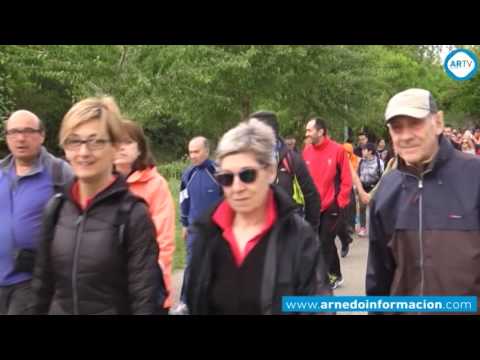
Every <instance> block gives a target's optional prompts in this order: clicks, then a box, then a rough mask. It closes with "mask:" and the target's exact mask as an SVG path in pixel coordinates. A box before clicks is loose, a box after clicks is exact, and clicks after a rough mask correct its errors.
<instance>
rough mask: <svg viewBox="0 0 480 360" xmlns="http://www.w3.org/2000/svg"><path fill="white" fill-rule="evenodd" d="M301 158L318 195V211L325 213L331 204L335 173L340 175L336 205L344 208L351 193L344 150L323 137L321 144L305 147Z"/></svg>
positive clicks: (350, 182)
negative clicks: (320, 205)
mask: <svg viewBox="0 0 480 360" xmlns="http://www.w3.org/2000/svg"><path fill="white" fill-rule="evenodd" d="M303 158H304V159H305V163H306V164H307V167H308V170H309V171H310V175H311V176H312V178H313V181H314V183H315V186H316V187H317V190H318V192H319V193H320V199H321V200H322V202H321V204H322V208H321V210H320V211H321V212H323V211H325V210H326V209H328V208H329V207H330V205H332V204H333V201H334V198H335V181H336V180H335V177H336V175H337V171H339V173H340V174H339V180H340V192H339V193H338V196H337V204H338V206H339V207H340V208H342V209H343V208H345V207H346V206H347V205H348V203H349V202H350V192H351V191H352V174H351V173H350V166H349V164H348V157H347V156H346V152H345V149H344V148H343V147H342V146H341V145H339V144H337V143H336V142H335V141H332V140H330V138H328V137H325V139H324V140H323V142H322V143H321V144H318V145H307V146H306V147H305V149H304V150H303ZM337 168H338V170H337Z"/></svg>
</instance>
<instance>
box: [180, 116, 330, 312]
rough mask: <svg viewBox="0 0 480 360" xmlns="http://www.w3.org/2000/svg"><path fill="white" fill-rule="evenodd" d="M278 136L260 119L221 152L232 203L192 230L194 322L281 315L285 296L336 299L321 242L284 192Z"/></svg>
mask: <svg viewBox="0 0 480 360" xmlns="http://www.w3.org/2000/svg"><path fill="white" fill-rule="evenodd" d="M274 147H275V135H274V133H273V131H272V129H271V128H270V127H269V126H267V125H265V124H263V123H261V122H260V121H258V120H256V119H251V120H249V121H248V122H244V123H241V124H240V125H238V126H237V127H236V128H234V129H231V130H230V131H228V132H227V133H226V134H225V135H224V136H223V137H222V139H221V140H220V143H219V145H218V148H217V163H218V164H219V167H220V169H219V171H218V173H217V174H216V178H217V181H218V182H219V183H220V185H221V186H222V187H223V191H224V195H225V199H224V200H222V201H221V202H220V203H219V204H217V205H216V206H215V207H214V208H213V209H212V210H211V211H209V212H207V213H206V214H204V216H203V217H201V218H200V219H199V220H197V221H196V222H195V223H194V224H192V226H191V231H192V233H193V234H194V236H195V242H194V247H193V251H192V263H191V268H190V274H189V276H190V279H191V280H190V281H189V283H188V287H187V290H186V295H187V305H188V308H189V311H190V314H194V315H196V314H281V313H282V309H281V307H282V306H281V305H282V304H281V301H282V296H286V295H293V296H295V295H298V296H300V295H317V294H330V293H331V292H330V289H329V286H328V277H327V273H326V268H325V264H324V260H323V256H321V254H320V249H319V242H318V240H317V238H316V235H315V233H314V231H313V230H312V229H311V227H310V225H308V223H306V222H305V221H304V220H303V219H302V218H301V217H300V216H299V215H297V214H296V212H295V204H294V203H293V202H292V200H291V199H290V198H289V196H288V195H287V194H286V193H285V192H284V191H283V190H281V189H279V188H278V187H277V186H275V185H272V184H273V182H274V180H275V178H276V168H277V164H276V163H275V157H274V150H275V149H274Z"/></svg>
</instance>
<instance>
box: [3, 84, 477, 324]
mask: <svg viewBox="0 0 480 360" xmlns="http://www.w3.org/2000/svg"><path fill="white" fill-rule="evenodd" d="M385 125H386V128H387V130H388V134H389V140H387V139H385V138H376V137H375V136H374V134H371V133H368V132H366V131H363V132H361V133H360V134H358V138H357V143H356V144H354V143H353V139H351V138H349V139H347V140H346V141H345V142H344V143H338V142H336V141H334V139H332V138H331V136H330V133H329V121H328V120H327V119H324V118H321V117H311V118H309V119H307V121H306V122H305V138H304V139H303V140H304V147H303V149H299V146H297V141H296V139H295V137H293V136H286V137H285V138H283V137H282V136H281V131H280V121H279V119H278V118H277V115H276V114H275V113H274V112H270V111H258V112H255V113H253V114H251V115H250V116H249V117H248V118H247V119H245V120H244V121H242V122H241V123H239V124H238V125H237V126H235V127H234V128H232V129H230V130H228V131H227V132H226V133H225V134H223V136H222V137H221V139H220V140H219V141H218V146H217V148H216V150H215V152H214V154H212V155H211V154H210V151H211V149H210V141H209V140H208V139H207V138H205V137H203V136H197V137H195V138H193V139H191V140H190V142H189V143H188V154H189V158H190V161H191V165H190V166H189V167H188V168H186V169H185V170H184V172H183V174H182V177H181V184H180V198H179V203H178V209H179V211H178V212H179V214H178V216H179V218H180V223H181V226H182V229H181V234H182V241H185V242H186V268H185V272H184V278H183V285H182V289H181V294H180V300H181V302H180V304H179V306H177V307H176V308H173V285H172V263H173V254H174V252H175V222H176V221H175V220H176V216H177V214H176V206H175V201H174V199H173V198H172V195H171V192H170V189H169V186H168V183H167V181H166V180H165V178H164V177H163V176H162V175H161V174H160V173H159V172H158V170H157V168H156V165H155V159H154V157H153V154H152V152H151V150H150V146H149V143H148V139H147V138H146V136H145V134H144V132H143V130H142V128H141V126H139V124H138V123H137V122H135V121H132V120H129V119H127V118H125V117H124V116H123V115H122V113H121V111H120V109H119V107H118V106H117V104H116V103H115V100H114V99H113V98H111V97H97V98H87V99H84V100H81V101H79V102H78V103H76V104H74V105H73V107H72V108H71V109H70V110H69V111H68V112H67V113H66V115H65V116H64V118H63V120H62V123H61V127H60V132H59V136H58V141H59V144H60V146H61V147H62V148H63V150H64V152H65V159H60V158H57V157H55V156H53V155H52V154H51V153H49V152H48V150H47V149H46V148H45V147H44V146H43V143H44V140H45V136H46V132H45V127H44V125H43V123H42V121H41V119H40V118H39V117H38V116H37V115H35V114H34V113H32V112H30V111H27V110H18V111H15V112H13V113H11V114H10V116H9V117H8V119H7V120H6V121H5V138H6V142H7V145H8V148H9V150H10V155H8V156H7V157H6V158H4V159H3V160H1V161H0V203H2V207H1V209H0V217H1V218H2V223H1V224H0V314H13V315H19V314H25V315H36V314H69V315H81V314H102V315H116V314H125V315H127V314H146V315H154V314H168V313H174V314H192V315H199V314H206V315H209V314H251V315H260V314H282V310H281V304H282V297H283V296H309V295H312V296H313V295H327V296H333V295H334V294H335V289H337V288H338V287H341V286H343V284H344V283H345V281H347V282H348V281H349V279H345V278H344V276H343V274H342V271H341V261H340V258H341V257H346V256H348V253H349V249H350V245H351V243H352V241H353V239H354V235H355V233H356V234H357V235H358V236H359V237H368V241H369V252H368V259H367V275H366V279H365V292H366V294H367V295H385V296H388V295H473V296H477V297H478V296H479V295H480V285H479V284H480V176H479V175H480V157H478V155H480V127H477V128H472V129H461V130H460V129H454V128H452V127H451V126H449V125H444V119H443V112H442V111H441V110H439V109H438V108H437V105H436V102H435V100H434V98H433V96H432V94H431V93H430V92H429V91H427V90H424V89H408V90H405V91H402V92H400V93H398V94H396V95H395V96H393V97H392V98H391V99H390V101H389V102H388V104H387V106H386V110H385ZM337 237H338V239H339V240H340V243H341V249H340V256H339V251H338V249H337V246H336V238H337Z"/></svg>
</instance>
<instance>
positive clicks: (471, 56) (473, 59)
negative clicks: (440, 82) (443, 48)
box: [443, 49, 478, 80]
mask: <svg viewBox="0 0 480 360" xmlns="http://www.w3.org/2000/svg"><path fill="white" fill-rule="evenodd" d="M443 66H444V68H445V71H446V72H447V75H448V76H450V77H451V78H452V79H454V80H468V79H471V78H472V77H473V76H474V75H475V74H476V73H477V70H478V60H477V55H475V53H473V52H472V51H470V50H467V49H457V50H454V51H452V52H451V53H450V54H448V56H447V57H446V59H445V63H444V64H443Z"/></svg>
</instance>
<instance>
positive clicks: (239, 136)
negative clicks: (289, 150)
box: [216, 119, 277, 167]
mask: <svg viewBox="0 0 480 360" xmlns="http://www.w3.org/2000/svg"><path fill="white" fill-rule="evenodd" d="M275 143H276V139H275V134H274V132H273V129H272V128H271V127H270V126H268V125H266V124H264V123H263V122H261V121H259V120H257V119H250V120H248V121H245V122H242V123H240V124H239V125H237V126H236V127H234V128H233V129H230V130H229V131H227V132H226V133H225V134H224V135H223V136H222V138H221V140H220V142H219V143H218V146H217V151H216V160H217V162H218V163H220V162H221V161H222V160H223V158H225V157H226V156H229V155H235V154H240V153H252V154H254V155H255V158H256V160H257V162H258V163H259V164H261V165H266V166H274V167H275V166H276V165H277V164H276V159H275Z"/></svg>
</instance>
